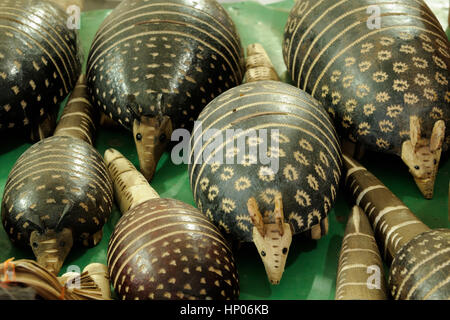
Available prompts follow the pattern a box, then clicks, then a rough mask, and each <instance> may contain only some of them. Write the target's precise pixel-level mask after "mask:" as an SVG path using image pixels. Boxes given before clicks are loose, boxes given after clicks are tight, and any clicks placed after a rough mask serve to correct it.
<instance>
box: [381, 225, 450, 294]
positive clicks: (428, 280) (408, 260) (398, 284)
mask: <svg viewBox="0 0 450 320" xmlns="http://www.w3.org/2000/svg"><path fill="white" fill-rule="evenodd" d="M449 250H450V230H449V229H436V230H432V231H428V232H425V233H422V234H420V235H418V236H416V237H415V238H413V239H412V240H411V241H410V242H408V243H407V244H406V245H404V246H403V247H402V248H401V249H400V250H399V251H398V254H397V255H396V256H395V258H394V260H393V261H392V265H391V271H390V274H389V286H390V288H391V294H392V297H393V298H394V299H401V300H448V299H449V298H450V282H449V276H448V275H449V274H450V263H449V261H450V254H449Z"/></svg>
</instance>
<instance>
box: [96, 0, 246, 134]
mask: <svg viewBox="0 0 450 320" xmlns="http://www.w3.org/2000/svg"><path fill="white" fill-rule="evenodd" d="M243 56H244V54H243V50H242V47H241V44H240V39H239V36H238V34H237V32H236V29H235V26H234V24H233V22H232V20H231V19H230V17H229V15H228V13H227V12H226V11H225V9H224V8H223V7H222V6H221V5H220V4H219V3H218V2H216V1H215V0H196V1H193V0H169V1H165V2H160V1H155V0H146V1H143V0H139V1H130V0H125V1H122V2H121V3H120V5H119V6H118V7H117V8H116V9H115V10H114V11H113V12H112V13H111V14H110V15H109V16H108V17H107V18H106V19H105V21H104V22H103V23H102V25H101V26H100V29H99V30H98V32H97V34H96V36H95V39H94V41H93V43H92V47H91V49H90V53H89V58H88V63H87V77H88V84H89V87H90V89H91V93H92V97H93V99H92V101H93V102H94V104H95V106H96V107H98V108H101V109H102V111H104V112H105V113H106V114H107V115H109V117H111V118H112V119H113V120H115V121H117V122H119V123H121V124H122V125H123V126H125V127H126V128H128V129H130V130H131V128H132V125H133V121H134V120H139V119H140V117H141V116H146V117H154V116H161V115H163V116H169V117H170V119H171V121H172V124H173V126H174V129H176V128H180V127H185V128H191V127H192V125H193V122H194V120H196V118H197V116H198V114H199V113H200V111H201V110H202V109H203V107H204V106H205V105H206V104H207V103H208V102H209V101H211V100H212V99H213V98H214V97H216V96H218V95H219V94H220V93H222V92H224V91H226V90H227V89H228V88H231V87H234V86H236V85H239V84H240V83H241V81H242V77H243V69H244V66H243Z"/></svg>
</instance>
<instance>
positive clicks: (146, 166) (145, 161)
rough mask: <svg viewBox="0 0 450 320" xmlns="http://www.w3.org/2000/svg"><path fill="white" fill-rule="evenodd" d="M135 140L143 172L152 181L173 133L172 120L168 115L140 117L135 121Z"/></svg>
mask: <svg viewBox="0 0 450 320" xmlns="http://www.w3.org/2000/svg"><path fill="white" fill-rule="evenodd" d="M133 134H134V141H135V143H136V149H137V153H138V157H139V164H140V168H141V172H142V174H143V175H144V177H145V178H146V179H147V180H148V181H150V180H151V179H152V178H153V175H154V174H155V171H156V165H157V164H158V161H159V159H160V158H161V155H162V154H163V152H164V150H165V149H166V147H167V144H168V142H169V141H170V137H171V135H172V121H171V120H170V118H169V117H167V116H161V117H151V118H150V117H140V119H139V120H137V119H136V120H134V123H133Z"/></svg>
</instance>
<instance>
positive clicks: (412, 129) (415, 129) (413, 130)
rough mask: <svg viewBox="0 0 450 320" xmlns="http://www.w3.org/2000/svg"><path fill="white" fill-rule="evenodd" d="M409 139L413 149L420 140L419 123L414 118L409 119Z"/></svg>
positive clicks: (417, 119) (416, 118)
mask: <svg viewBox="0 0 450 320" xmlns="http://www.w3.org/2000/svg"><path fill="white" fill-rule="evenodd" d="M409 137H410V139H411V144H412V146H413V148H414V149H415V148H416V147H417V143H418V142H419V139H420V121H419V118H418V117H416V116H412V117H410V118H409Z"/></svg>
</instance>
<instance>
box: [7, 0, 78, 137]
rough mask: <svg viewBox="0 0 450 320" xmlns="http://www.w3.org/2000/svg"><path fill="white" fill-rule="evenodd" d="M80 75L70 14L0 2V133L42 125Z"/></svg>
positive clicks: (20, 0) (25, 0) (18, 1)
mask: <svg viewBox="0 0 450 320" xmlns="http://www.w3.org/2000/svg"><path fill="white" fill-rule="evenodd" d="M80 70H81V63H80V61H79V57H78V55H77V38H76V32H75V30H69V29H68V27H67V16H66V14H65V12H63V11H62V10H61V9H59V8H57V7H56V6H54V5H52V4H50V3H47V2H45V1H31V0H12V1H8V0H0V88H2V92H1V94H0V131H3V130H6V129H8V128H22V127H30V126H32V125H34V124H38V123H39V122H40V120H41V119H42V118H43V117H44V116H45V115H46V113H48V112H52V111H53V110H54V109H55V108H57V107H58V106H59V103H60V102H62V101H63V100H64V98H65V97H66V95H67V94H68V93H69V92H70V91H71V90H72V89H73V87H74V85H75V83H76V81H77V79H78V75H79V73H80Z"/></svg>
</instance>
